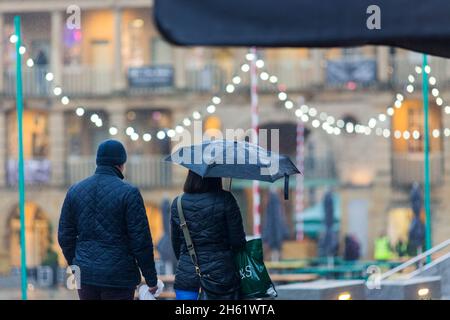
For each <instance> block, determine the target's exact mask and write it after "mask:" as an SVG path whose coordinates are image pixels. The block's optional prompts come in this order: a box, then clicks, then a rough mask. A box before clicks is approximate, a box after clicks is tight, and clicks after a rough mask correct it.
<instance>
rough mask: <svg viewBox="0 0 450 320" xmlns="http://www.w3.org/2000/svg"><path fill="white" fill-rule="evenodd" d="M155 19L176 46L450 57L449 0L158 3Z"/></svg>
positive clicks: (168, 0)
mask: <svg viewBox="0 0 450 320" xmlns="http://www.w3.org/2000/svg"><path fill="white" fill-rule="evenodd" d="M374 4H375V5H376V7H377V8H375V7H374V6H373V5H374ZM154 13H155V21H156V23H157V26H158V28H159V30H160V32H161V33H162V34H163V36H164V37H165V38H166V39H167V40H169V41H171V42H172V43H176V44H179V45H201V46H257V47H342V46H345V47H349V46H362V45H368V44H373V45H388V46H397V47H402V48H406V49H410V50H415V51H420V52H425V53H430V54H433V55H439V56H444V57H450V41H448V39H449V38H450V24H449V23H448V21H449V19H450V1H448V0H430V1H423V0H395V1H392V0H378V1H372V0H340V1H336V0H321V1H315V0H297V1H294V0H277V1H273V0H227V1H223V0H208V1H202V0H190V1H185V0H155V10H154ZM374 19H375V20H374ZM376 19H378V21H379V28H374V26H375V27H377V26H376V23H375V22H376ZM374 21H375V22H374Z"/></svg>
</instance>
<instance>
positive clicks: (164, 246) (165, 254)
mask: <svg viewBox="0 0 450 320" xmlns="http://www.w3.org/2000/svg"><path fill="white" fill-rule="evenodd" d="M161 214H162V217H163V227H164V234H163V236H162V238H161V239H160V240H159V242H158V245H157V246H156V248H157V250H158V252H159V255H160V256H161V260H163V261H164V262H166V263H172V264H175V263H176V261H177V259H176V257H175V254H174V252H173V248H172V241H171V239H170V202H169V200H168V199H167V198H166V199H164V200H163V202H162V204H161Z"/></svg>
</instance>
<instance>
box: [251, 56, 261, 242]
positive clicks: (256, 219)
mask: <svg viewBox="0 0 450 320" xmlns="http://www.w3.org/2000/svg"><path fill="white" fill-rule="evenodd" d="M250 53H251V54H252V57H253V59H252V60H251V61H250V100H251V119H252V140H251V141H252V143H254V144H258V126H259V117H258V74H257V72H256V48H255V47H252V48H251V50H250ZM252 195H253V208H252V213H253V235H255V236H258V235H260V234H261V213H260V202H261V197H260V193H259V181H257V180H254V181H253V185H252Z"/></svg>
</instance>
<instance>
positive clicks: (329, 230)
mask: <svg viewBox="0 0 450 320" xmlns="http://www.w3.org/2000/svg"><path fill="white" fill-rule="evenodd" d="M323 210H324V226H325V231H324V233H323V234H322V237H321V239H320V243H319V251H320V252H319V253H320V255H321V256H326V257H333V256H335V255H336V253H337V248H338V241H337V236H336V233H335V232H334V230H333V225H334V202H333V193H332V192H331V191H327V193H326V194H325V197H324V199H323Z"/></svg>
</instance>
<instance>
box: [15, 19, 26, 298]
mask: <svg viewBox="0 0 450 320" xmlns="http://www.w3.org/2000/svg"><path fill="white" fill-rule="evenodd" d="M14 29H15V33H16V36H17V42H16V105H17V131H18V137H19V141H18V142H19V144H18V146H19V150H18V152H19V166H18V169H19V210H20V269H21V272H20V280H21V285H22V300H27V287H28V285H27V253H26V248H27V247H26V244H25V175H24V165H23V123H22V122H23V121H22V120H23V119H22V118H23V94H22V57H21V55H20V52H19V48H20V47H21V45H22V37H21V33H20V17H19V16H15V17H14Z"/></svg>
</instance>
